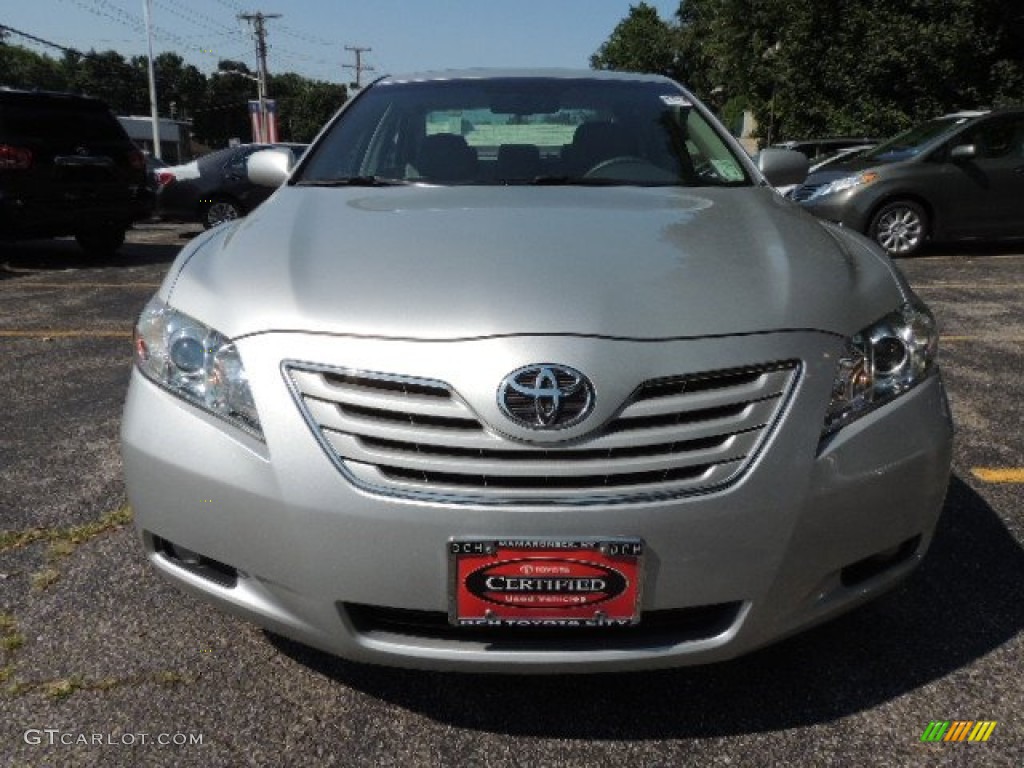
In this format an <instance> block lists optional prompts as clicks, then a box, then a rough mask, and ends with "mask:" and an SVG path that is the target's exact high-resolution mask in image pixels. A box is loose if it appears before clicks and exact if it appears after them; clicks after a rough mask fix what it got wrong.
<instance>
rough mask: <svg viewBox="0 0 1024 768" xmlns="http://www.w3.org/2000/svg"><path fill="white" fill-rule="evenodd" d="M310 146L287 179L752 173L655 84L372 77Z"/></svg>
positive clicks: (687, 178) (728, 176)
mask: <svg viewBox="0 0 1024 768" xmlns="http://www.w3.org/2000/svg"><path fill="white" fill-rule="evenodd" d="M311 152H312V156H311V157H310V159H309V160H308V161H307V163H306V165H305V166H304V168H303V170H302V173H301V174H300V176H299V177H298V178H296V179H295V180H294V183H299V184H301V183H315V182H329V181H330V180H332V179H344V178H352V177H380V178H387V179H394V180H402V181H408V182H424V183H441V184H517V183H553V182H557V181H574V180H576V181H578V180H591V181H595V182H596V181H600V182H602V183H623V184H650V185H666V184H670V185H688V186H696V185H735V184H749V183H751V182H750V179H749V177H748V175H747V173H746V171H745V170H744V166H743V164H742V163H741V162H740V160H739V159H738V158H737V157H736V155H734V154H733V151H732V149H731V147H730V146H729V144H728V143H727V142H726V140H725V139H723V137H722V136H721V135H720V134H719V133H718V131H717V129H716V128H714V127H713V126H712V125H711V123H710V122H709V121H708V120H707V119H705V117H704V116H703V114H702V113H701V111H700V110H699V109H698V108H697V107H696V106H694V105H693V104H692V102H691V101H690V100H689V98H688V97H686V95H685V94H684V93H683V92H682V91H680V90H679V89H678V88H677V87H675V86H674V85H672V84H670V83H657V82H622V83H619V82H609V81H599V80H574V79H564V80H562V79H552V78H545V79H530V78H508V79H498V80H494V81H488V82H487V83H486V84H485V83H481V82H478V81H473V80H465V81H462V80H456V81H438V82H418V83H386V84H380V85H377V86H374V87H373V88H372V89H370V90H369V91H367V92H366V93H365V94H363V95H362V96H361V97H360V98H359V99H358V100H357V101H356V102H355V103H354V104H353V105H352V106H351V107H350V108H349V109H347V110H346V111H345V112H344V113H342V115H341V117H340V118H339V119H338V120H337V121H336V122H335V123H334V125H333V126H332V127H331V129H330V131H329V132H328V133H327V135H326V136H325V137H324V138H323V139H322V140H321V141H320V142H319V143H318V144H317V146H316V147H315V148H313V149H312V150H311Z"/></svg>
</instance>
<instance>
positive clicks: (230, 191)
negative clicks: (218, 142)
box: [157, 144, 308, 229]
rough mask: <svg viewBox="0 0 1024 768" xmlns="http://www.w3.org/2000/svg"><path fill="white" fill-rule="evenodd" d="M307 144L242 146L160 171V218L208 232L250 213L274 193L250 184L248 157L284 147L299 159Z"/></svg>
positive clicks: (158, 208) (158, 173)
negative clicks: (194, 223) (191, 224)
mask: <svg viewBox="0 0 1024 768" xmlns="http://www.w3.org/2000/svg"><path fill="white" fill-rule="evenodd" d="M307 146H308V145H306V144H242V145H240V146H237V147H228V148H227V149H222V150H219V151H217V152H211V153H210V154H208V155H204V156H203V157H201V158H199V159H198V160H193V161H192V162H190V163H185V164H183V165H174V166H169V167H167V168H161V169H159V170H158V171H157V181H158V184H159V187H158V190H157V215H158V216H160V218H162V219H164V220H166V221H198V222H201V223H202V225H203V226H204V227H206V228H207V229H209V228H210V227H214V226H216V225H217V224H221V223H223V222H225V221H231V220H232V219H237V218H238V217H240V216H244V215H246V214H247V213H249V212H250V211H251V210H252V209H253V208H255V207H256V206H257V205H259V204H260V203H262V202H263V201H264V200H266V199H267V198H268V197H270V195H271V193H272V192H273V190H272V189H269V188H267V187H263V186H259V185H257V184H252V183H250V181H249V179H248V177H247V176H246V170H245V169H246V164H247V162H248V160H249V156H250V155H252V153H253V152H256V151H258V150H260V149H268V148H270V147H281V148H284V149H287V150H288V151H289V152H291V153H292V155H293V157H294V158H296V159H297V158H299V157H301V156H302V153H303V152H305V151H306V147H307Z"/></svg>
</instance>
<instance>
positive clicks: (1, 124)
mask: <svg viewBox="0 0 1024 768" xmlns="http://www.w3.org/2000/svg"><path fill="white" fill-rule="evenodd" d="M0 130H2V131H3V132H4V134H5V135H8V136H20V137H23V138H34V139H37V140H42V141H47V142H53V143H58V144H67V143H71V142H77V143H82V142H90V141H111V140H114V141H127V137H126V136H125V134H124V131H123V130H122V128H121V126H120V124H119V123H118V122H117V120H116V119H115V118H114V116H113V115H112V114H111V113H110V112H109V111H108V110H106V109H104V108H102V107H99V106H93V105H92V104H90V103H85V104H83V103H82V102H70V101H69V102H66V103H65V102H61V101H59V100H39V101H36V102H28V101H25V102H23V103H9V102H8V103H4V104H3V105H0Z"/></svg>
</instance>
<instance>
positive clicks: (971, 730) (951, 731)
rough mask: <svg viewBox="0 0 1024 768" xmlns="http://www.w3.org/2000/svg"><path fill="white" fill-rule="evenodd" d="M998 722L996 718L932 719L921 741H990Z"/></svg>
mask: <svg viewBox="0 0 1024 768" xmlns="http://www.w3.org/2000/svg"><path fill="white" fill-rule="evenodd" d="M996 724H997V722H996V721H995V720H978V721H975V720H952V721H951V720H932V721H931V722H930V723H928V727H927V728H925V729H924V733H922V734H921V741H988V737H989V736H991V735H992V731H994V730H995V729H996Z"/></svg>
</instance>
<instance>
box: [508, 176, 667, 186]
mask: <svg viewBox="0 0 1024 768" xmlns="http://www.w3.org/2000/svg"><path fill="white" fill-rule="evenodd" d="M526 183H528V184H532V185H534V186H537V187H679V186H683V184H682V183H681V182H679V181H644V180H642V179H609V178H602V177H600V176H593V177H590V178H587V177H586V176H537V177H536V178H534V179H531V180H530V181H528V182H526Z"/></svg>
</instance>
